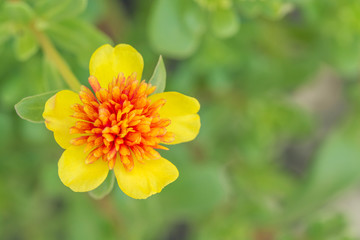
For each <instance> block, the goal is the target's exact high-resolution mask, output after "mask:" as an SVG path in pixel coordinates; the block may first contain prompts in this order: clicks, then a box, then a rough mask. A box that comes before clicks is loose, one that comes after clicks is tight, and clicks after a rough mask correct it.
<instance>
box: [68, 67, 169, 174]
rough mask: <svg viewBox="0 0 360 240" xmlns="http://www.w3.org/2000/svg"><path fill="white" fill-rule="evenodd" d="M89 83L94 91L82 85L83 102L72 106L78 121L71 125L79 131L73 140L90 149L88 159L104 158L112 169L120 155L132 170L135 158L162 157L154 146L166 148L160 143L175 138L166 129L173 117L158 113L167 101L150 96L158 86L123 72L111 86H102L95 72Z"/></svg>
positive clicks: (91, 160) (142, 159)
mask: <svg viewBox="0 0 360 240" xmlns="http://www.w3.org/2000/svg"><path fill="white" fill-rule="evenodd" d="M89 83H90V85H91V87H92V89H93V91H94V93H95V94H93V93H92V91H91V90H90V89H89V88H87V87H85V86H82V87H81V91H80V93H79V96H80V100H81V102H82V104H75V105H73V107H72V109H73V110H74V114H73V115H72V117H74V118H76V119H78V120H79V121H77V122H76V124H75V126H73V127H71V128H70V133H72V134H80V137H79V135H78V136H77V137H76V138H74V139H72V140H71V144H73V145H77V146H78V145H85V151H86V152H89V153H88V155H87V157H86V159H85V163H87V164H91V163H93V162H95V161H97V160H98V159H100V158H101V159H102V160H103V161H106V162H107V163H108V167H109V169H113V168H114V166H115V163H116V160H117V159H119V160H120V162H121V163H122V164H123V166H124V168H125V169H126V170H128V171H131V170H132V169H133V168H134V166H135V164H134V161H138V162H139V163H145V160H147V159H158V158H160V157H161V156H160V154H159V153H158V152H157V151H156V150H155V149H164V150H167V148H166V147H164V146H161V145H159V144H161V143H169V142H171V141H173V140H174V134H173V133H171V132H167V130H166V127H167V126H169V125H170V123H171V122H170V120H169V119H165V118H161V117H160V115H159V109H160V108H161V107H162V106H163V105H164V104H165V103H166V101H165V100H164V99H159V100H157V101H155V102H151V100H149V99H148V96H149V95H150V94H151V93H152V92H154V90H155V87H152V86H150V85H149V84H147V83H145V82H144V81H143V82H141V83H139V82H138V81H137V80H136V75H135V74H133V75H131V76H129V77H128V78H125V77H124V75H123V74H120V75H119V76H118V77H117V78H114V79H113V81H112V82H110V83H109V85H108V89H105V88H102V87H101V86H100V83H99V82H98V80H97V79H96V78H95V77H94V76H90V77H89Z"/></svg>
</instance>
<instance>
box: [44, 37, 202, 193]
mask: <svg viewBox="0 0 360 240" xmlns="http://www.w3.org/2000/svg"><path fill="white" fill-rule="evenodd" d="M143 65H144V63H143V58H142V56H141V55H140V53H138V52H137V51H136V50H135V49H134V48H133V47H131V46H130V45H127V44H119V45H117V46H115V47H114V48H113V47H112V46H110V45H108V44H107V45H103V46H101V47H100V48H98V49H97V50H96V51H95V52H94V53H93V55H92V56H91V59H90V66H89V68H90V77H89V83H90V85H91V87H92V89H93V91H94V93H93V92H92V91H91V90H90V89H89V88H87V87H85V86H81V90H80V92H79V93H78V94H77V93H75V92H73V91H70V90H62V91H60V92H58V93H56V94H55V95H54V96H53V97H51V98H50V99H49V100H48V101H47V102H46V104H45V110H44V113H43V117H44V119H45V124H46V127H47V128H48V129H49V130H51V131H53V132H54V138H55V140H56V142H57V143H58V144H59V145H60V146H61V147H62V148H64V149H65V151H64V152H63V154H62V156H61V157H60V160H59V162H58V173H59V177H60V179H61V181H62V182H63V184H64V185H66V186H67V187H69V188H70V189H72V190H73V191H75V192H87V191H91V190H93V189H95V188H97V187H98V186H100V184H101V183H102V182H103V181H104V180H105V179H106V177H107V175H108V173H109V171H111V170H113V171H114V173H115V177H116V179H117V183H118V185H119V187H120V189H121V190H122V191H123V192H124V193H125V194H127V195H128V196H130V197H133V198H137V199H144V198H147V197H149V196H151V195H153V194H155V193H158V192H160V191H161V190H162V189H163V188H164V187H165V186H166V185H168V184H169V183H171V182H173V181H175V180H176V179H177V177H178V175H179V173H178V170H177V168H176V167H175V166H174V165H173V164H172V163H171V162H169V161H168V160H166V159H164V158H162V157H161V156H160V154H159V153H158V152H157V151H156V149H168V148H166V147H164V146H163V145H161V144H177V143H182V142H187V141H191V140H193V139H194V138H195V137H196V136H197V134H198V132H199V129H200V117H199V115H198V114H197V112H198V111H199V108H200V105H199V102H198V101H197V100H196V99H195V98H192V97H188V96H185V95H183V94H180V93H177V92H164V93H158V94H153V95H151V94H152V93H153V91H154V90H155V87H152V86H150V84H147V83H145V82H144V81H142V82H140V79H141V75H142V71H143Z"/></svg>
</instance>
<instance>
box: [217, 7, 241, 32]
mask: <svg viewBox="0 0 360 240" xmlns="http://www.w3.org/2000/svg"><path fill="white" fill-rule="evenodd" d="M212 29H213V31H214V33H215V34H216V36H218V37H221V38H227V37H231V36H233V35H234V34H236V33H237V31H238V30H239V19H238V16H237V15H236V13H235V10H234V9H233V8H229V9H217V10H216V11H215V12H214V13H213V16H212Z"/></svg>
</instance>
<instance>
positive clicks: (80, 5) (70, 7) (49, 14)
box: [35, 0, 87, 21]
mask: <svg viewBox="0 0 360 240" xmlns="http://www.w3.org/2000/svg"><path fill="white" fill-rule="evenodd" d="M86 6H87V0H62V1H53V0H41V1H36V5H35V9H36V11H37V12H38V13H39V15H40V16H41V17H42V18H44V19H45V20H52V21H59V20H63V19H68V18H72V17H75V16H77V15H79V14H80V13H81V12H83V11H84V10H85V8H86Z"/></svg>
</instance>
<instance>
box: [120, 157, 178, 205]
mask: <svg viewBox="0 0 360 240" xmlns="http://www.w3.org/2000/svg"><path fill="white" fill-rule="evenodd" d="M114 171H115V176H116V179H117V182H118V185H119V187H120V188H121V190H122V191H123V192H124V193H125V194H126V195H128V196H130V197H132V198H136V199H145V198H148V197H149V196H151V195H153V194H155V193H159V192H160V191H161V190H162V189H163V188H164V187H165V186H166V185H168V184H169V183H171V182H173V181H175V180H176V179H177V177H178V176H179V172H178V170H177V168H176V167H175V166H174V165H173V164H172V163H171V162H169V161H168V160H166V159H164V158H159V159H156V160H148V161H146V162H145V163H139V162H137V161H135V166H134V168H133V169H132V170H131V171H127V170H126V169H125V168H124V166H123V164H122V163H121V162H120V160H118V161H116V164H115V168H114Z"/></svg>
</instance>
